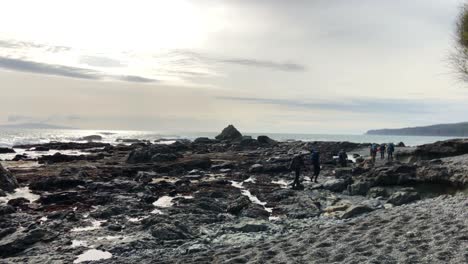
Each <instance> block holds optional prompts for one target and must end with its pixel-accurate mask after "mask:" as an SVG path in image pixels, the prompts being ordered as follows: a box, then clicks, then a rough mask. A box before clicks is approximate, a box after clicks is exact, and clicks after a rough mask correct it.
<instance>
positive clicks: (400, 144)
mask: <svg viewBox="0 0 468 264" xmlns="http://www.w3.org/2000/svg"><path fill="white" fill-rule="evenodd" d="M396 146H397V147H399V148H404V147H406V145H405V143H403V142H400V143H398V144H397V145H396Z"/></svg>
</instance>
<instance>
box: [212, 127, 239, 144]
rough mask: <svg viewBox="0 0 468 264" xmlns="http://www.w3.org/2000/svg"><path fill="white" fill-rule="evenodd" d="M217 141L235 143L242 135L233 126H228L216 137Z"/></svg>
mask: <svg viewBox="0 0 468 264" xmlns="http://www.w3.org/2000/svg"><path fill="white" fill-rule="evenodd" d="M216 139H218V140H227V141H236V140H241V139H242V134H241V133H240V132H239V130H237V129H236V128H235V127H234V126H233V125H229V126H227V127H226V128H224V129H223V131H222V132H221V134H219V135H217V136H216Z"/></svg>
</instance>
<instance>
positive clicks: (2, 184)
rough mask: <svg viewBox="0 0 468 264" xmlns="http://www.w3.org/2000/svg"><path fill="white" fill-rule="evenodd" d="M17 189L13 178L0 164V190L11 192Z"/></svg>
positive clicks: (16, 182) (16, 183)
mask: <svg viewBox="0 0 468 264" xmlns="http://www.w3.org/2000/svg"><path fill="white" fill-rule="evenodd" d="M17 187H18V181H17V180H16V178H15V176H14V175H13V174H12V173H11V172H9V171H8V170H6V169H5V168H3V166H2V164H0V190H3V191H7V192H12V191H13V190H14V189H15V188H17Z"/></svg>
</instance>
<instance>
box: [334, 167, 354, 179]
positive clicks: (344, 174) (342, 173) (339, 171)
mask: <svg viewBox="0 0 468 264" xmlns="http://www.w3.org/2000/svg"><path fill="white" fill-rule="evenodd" d="M334 174H335V178H348V177H350V176H351V175H352V174H353V169H352V168H336V169H335V170H334Z"/></svg>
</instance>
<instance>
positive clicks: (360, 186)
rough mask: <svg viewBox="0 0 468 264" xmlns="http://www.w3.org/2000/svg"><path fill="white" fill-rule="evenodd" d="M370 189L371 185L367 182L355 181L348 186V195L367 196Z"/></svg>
mask: <svg viewBox="0 0 468 264" xmlns="http://www.w3.org/2000/svg"><path fill="white" fill-rule="evenodd" d="M371 187H372V184H371V183H370V182H367V181H357V182H355V183H353V184H351V185H349V186H348V192H349V194H350V195H367V192H368V191H369V189H370V188H371Z"/></svg>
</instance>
